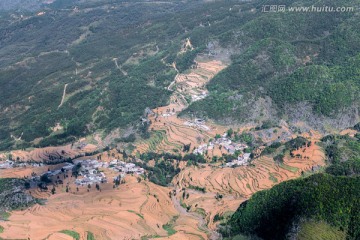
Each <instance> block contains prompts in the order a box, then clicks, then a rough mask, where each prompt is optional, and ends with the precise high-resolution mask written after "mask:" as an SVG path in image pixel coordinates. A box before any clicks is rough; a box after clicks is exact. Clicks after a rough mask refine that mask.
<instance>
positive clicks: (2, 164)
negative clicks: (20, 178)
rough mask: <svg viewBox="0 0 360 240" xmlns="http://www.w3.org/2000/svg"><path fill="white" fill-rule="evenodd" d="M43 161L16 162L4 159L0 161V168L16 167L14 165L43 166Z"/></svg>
mask: <svg viewBox="0 0 360 240" xmlns="http://www.w3.org/2000/svg"><path fill="white" fill-rule="evenodd" d="M43 165H44V164H43V163H37V162H35V163H31V162H24V163H18V162H15V161H12V160H5V161H3V162H0V169H9V168H16V167H41V166H43Z"/></svg>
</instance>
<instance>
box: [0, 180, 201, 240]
mask: <svg viewBox="0 0 360 240" xmlns="http://www.w3.org/2000/svg"><path fill="white" fill-rule="evenodd" d="M101 187H102V191H101V194H99V192H98V191H96V190H95V189H91V190H90V192H87V191H86V187H80V191H79V192H76V191H74V192H73V190H71V191H70V192H69V193H66V192H65V190H64V189H62V188H61V187H58V188H57V193H56V194H55V195H51V194H50V195H49V194H45V193H40V192H39V193H35V192H34V194H35V195H36V194H37V195H38V196H41V197H46V198H47V199H48V201H47V204H45V205H35V206H33V207H31V208H29V209H27V210H25V211H14V212H12V214H11V216H10V218H9V221H7V222H6V223H4V224H2V226H3V227H4V232H3V233H2V234H1V237H2V238H5V239H7V238H11V239H14V238H16V239H28V238H30V239H47V238H49V239H62V238H64V239H67V238H66V236H65V235H64V234H61V233H60V232H61V231H63V230H70V231H74V232H77V233H79V235H80V239H86V236H87V233H88V231H91V232H92V233H93V234H94V236H95V238H96V239H140V238H141V237H143V236H148V237H151V236H153V237H167V236H168V232H167V231H166V230H165V229H164V228H163V225H166V224H167V223H168V222H170V221H171V220H172V219H173V218H174V217H175V216H178V215H179V212H178V211H177V210H176V209H175V208H174V206H173V204H172V201H171V199H170V198H169V196H168V192H169V191H170V190H169V189H168V188H165V187H160V186H157V185H155V184H153V183H149V182H146V181H142V182H141V183H138V182H137V180H136V178H135V177H128V178H126V183H125V184H123V185H120V187H119V189H113V188H112V184H103V185H102V186H101ZM72 189H75V187H72ZM44 194H45V195H44ZM178 221H179V222H178ZM186 222H187V219H186V218H179V219H178V220H177V221H176V222H175V223H174V227H175V228H176V231H179V233H177V234H175V235H174V237H175V238H174V239H176V236H178V237H179V236H180V238H181V236H182V237H185V239H201V237H203V238H206V234H204V233H202V232H201V231H199V230H198V229H197V228H194V229H192V230H191V229H189V228H188V227H182V226H183V225H184V226H187V223H186ZM194 235H200V236H201V237H193V236H194ZM60 237H61V238H60ZM178 239H179V238H178ZM183 239H184V238H183Z"/></svg>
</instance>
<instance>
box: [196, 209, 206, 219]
mask: <svg viewBox="0 0 360 240" xmlns="http://www.w3.org/2000/svg"><path fill="white" fill-rule="evenodd" d="M195 212H197V213H198V214H200V215H201V216H203V217H204V218H205V217H206V211H205V210H204V209H203V208H196V210H195Z"/></svg>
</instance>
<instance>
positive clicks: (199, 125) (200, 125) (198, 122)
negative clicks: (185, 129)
mask: <svg viewBox="0 0 360 240" xmlns="http://www.w3.org/2000/svg"><path fill="white" fill-rule="evenodd" d="M184 125H185V126H189V127H196V128H199V129H202V130H205V131H210V128H209V127H208V126H206V125H205V120H204V119H201V118H196V119H195V120H194V121H186V122H184Z"/></svg>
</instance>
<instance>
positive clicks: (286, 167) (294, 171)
mask: <svg viewBox="0 0 360 240" xmlns="http://www.w3.org/2000/svg"><path fill="white" fill-rule="evenodd" d="M279 167H280V168H283V169H285V170H288V171H290V172H292V173H297V172H298V171H299V169H298V168H296V167H291V166H289V165H285V164H283V163H280V164H279Z"/></svg>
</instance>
